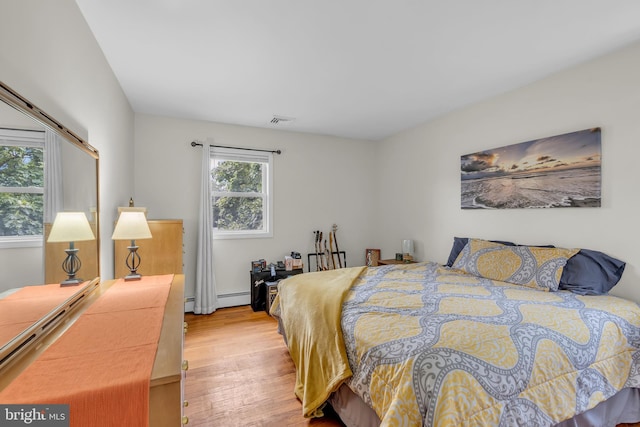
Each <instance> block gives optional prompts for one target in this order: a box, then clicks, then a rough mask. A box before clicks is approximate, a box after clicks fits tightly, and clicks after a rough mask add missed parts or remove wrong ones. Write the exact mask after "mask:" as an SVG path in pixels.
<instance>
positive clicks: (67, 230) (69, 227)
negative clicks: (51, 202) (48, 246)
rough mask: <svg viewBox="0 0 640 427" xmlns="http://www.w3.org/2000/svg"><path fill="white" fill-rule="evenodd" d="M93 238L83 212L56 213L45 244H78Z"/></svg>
mask: <svg viewBox="0 0 640 427" xmlns="http://www.w3.org/2000/svg"><path fill="white" fill-rule="evenodd" d="M95 238H96V237H95V236H94V235H93V231H91V226H90V225H89V221H88V220H87V216H86V215H85V214H84V212H58V213H57V214H56V219H55V220H54V221H53V226H52V227H51V232H50V233H49V237H48V238H47V242H80V241H83V240H94V239H95Z"/></svg>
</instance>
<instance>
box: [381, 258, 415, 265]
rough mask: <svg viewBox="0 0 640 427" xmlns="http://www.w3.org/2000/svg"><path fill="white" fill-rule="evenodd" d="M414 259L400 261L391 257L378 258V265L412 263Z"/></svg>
mask: <svg viewBox="0 0 640 427" xmlns="http://www.w3.org/2000/svg"><path fill="white" fill-rule="evenodd" d="M414 263H415V261H407V262H405V261H400V260H397V259H395V258H391V259H379V260H378V265H390V264H414Z"/></svg>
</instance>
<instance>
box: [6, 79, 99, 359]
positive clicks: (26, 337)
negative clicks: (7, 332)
mask: <svg viewBox="0 0 640 427" xmlns="http://www.w3.org/2000/svg"><path fill="white" fill-rule="evenodd" d="M0 101H3V102H5V103H6V104H8V105H9V106H11V107H13V108H15V109H16V110H18V111H20V112H22V113H24V114H26V115H27V116H29V117H31V118H32V119H34V120H36V121H37V122H39V123H41V124H42V125H44V126H46V127H48V128H49V129H51V130H53V131H54V132H56V133H57V134H58V135H59V136H60V137H62V138H63V139H64V140H65V141H67V142H69V143H71V144H72V145H74V146H75V147H77V148H79V149H81V150H82V151H83V152H85V153H86V154H88V155H90V156H91V157H92V158H93V159H94V160H95V171H96V172H95V173H96V256H97V263H98V273H99V272H100V191H99V190H100V184H99V162H98V160H99V155H98V150H97V149H96V148H94V147H92V146H91V145H89V143H88V142H87V141H85V140H84V139H82V138H81V137H79V136H78V135H76V134H75V133H74V132H72V131H71V130H69V129H68V128H66V127H65V126H63V125H62V124H61V123H60V122H58V121H57V120H55V119H54V118H53V117H51V116H50V115H49V114H47V113H45V112H44V111H43V110H41V109H40V108H38V107H37V106H36V105H35V104H33V103H32V102H30V101H28V100H27V99H26V98H24V97H22V96H21V95H20V94H18V93H17V92H16V91H14V90H13V89H11V88H10V87H9V86H7V85H6V84H5V83H4V82H2V81H0ZM43 239H44V235H43ZM42 248H43V251H44V249H45V245H44V242H43V246H42ZM85 283H86V284H84V285H83V286H82V287H80V288H79V289H78V291H77V292H76V293H74V294H73V295H72V296H71V297H69V298H68V299H67V300H66V301H64V302H63V303H62V304H60V305H58V306H57V307H55V308H53V309H52V310H51V311H50V312H49V313H47V314H46V315H44V316H43V317H42V318H40V319H39V320H37V321H36V322H34V323H33V324H32V325H31V326H30V327H28V328H27V329H25V330H24V331H22V332H21V333H19V334H18V335H16V336H15V337H14V338H12V339H11V340H10V341H8V342H7V343H0V371H2V370H3V369H4V368H6V367H7V366H9V365H10V362H12V361H15V360H17V356H18V355H20V354H22V353H24V352H25V351H26V350H28V349H29V348H30V347H31V346H32V345H33V344H34V343H36V342H38V341H40V340H41V339H42V338H44V337H45V336H46V335H47V334H48V333H49V332H50V331H52V330H53V329H54V327H55V326H56V325H58V324H59V323H60V322H61V321H62V320H63V319H64V318H65V317H66V315H67V314H68V313H69V312H70V311H72V309H73V308H75V307H77V305H78V304H77V303H78V302H80V301H81V300H82V299H84V298H85V297H86V296H87V295H89V294H90V293H91V292H93V291H94V290H96V289H97V288H98V285H99V283H100V277H99V276H98V277H95V278H93V279H91V280H88V281H87V282H85Z"/></svg>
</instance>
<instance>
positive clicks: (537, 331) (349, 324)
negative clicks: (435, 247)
mask: <svg viewBox="0 0 640 427" xmlns="http://www.w3.org/2000/svg"><path fill="white" fill-rule="evenodd" d="M341 326H342V334H343V339H344V344H345V348H346V354H347V357H348V361H349V365H350V367H351V370H352V372H353V376H352V377H351V378H349V379H348V380H347V383H348V385H349V386H350V388H351V389H352V390H353V391H354V392H355V393H356V394H358V395H359V396H360V397H361V398H362V399H364V401H365V402H367V403H368V404H369V405H370V406H371V407H372V408H373V409H374V410H375V411H376V413H377V414H378V416H379V417H380V419H381V420H382V425H384V426H421V425H424V426H532V425H535V426H551V425H554V424H556V423H558V422H560V421H563V420H566V419H569V418H571V417H573V416H574V415H576V414H578V413H581V412H584V411H586V410H588V409H590V408H592V407H594V406H595V405H597V404H598V403H599V402H601V401H603V400H606V399H607V398H609V397H611V396H612V395H614V394H615V393H616V392H617V391H619V390H621V389H622V388H625V387H639V386H640V363H639V359H640V351H639V349H640V308H639V307H638V305H637V304H635V303H633V302H631V301H627V300H625V299H621V298H617V297H613V296H597V297H595V296H580V295H575V294H572V293H570V292H566V291H560V292H543V291H540V290H534V289H530V288H526V287H523V286H518V285H512V284H508V283H504V282H498V281H492V280H489V279H484V278H479V277H476V276H472V275H469V274H465V273H463V272H461V271H459V270H454V269H449V268H445V267H441V266H439V265H437V264H435V263H422V264H411V265H401V266H383V267H377V268H369V269H366V270H364V271H363V272H362V274H361V275H360V276H359V277H358V278H357V279H356V280H355V281H354V282H353V283H352V284H351V287H350V290H349V292H348V293H347V294H346V295H345V297H344V300H343V304H342V318H341ZM318 345H321V344H318Z"/></svg>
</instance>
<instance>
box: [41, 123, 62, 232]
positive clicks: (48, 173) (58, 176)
mask: <svg viewBox="0 0 640 427" xmlns="http://www.w3.org/2000/svg"><path fill="white" fill-rule="evenodd" d="M60 150H61V148H60V140H59V138H58V135H57V134H56V133H55V132H53V131H50V130H49V129H47V130H45V132H44V222H48V223H49V224H52V223H53V220H54V219H55V218H56V214H57V213H58V212H60V211H62V210H64V194H63V192H62V188H63V186H62V157H61V153H60Z"/></svg>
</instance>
